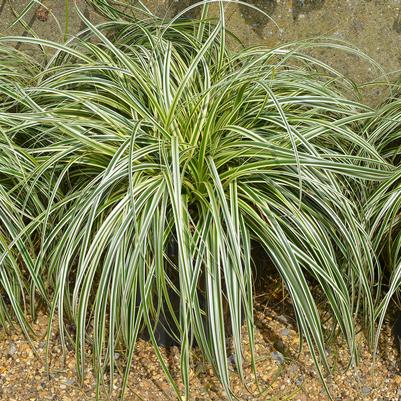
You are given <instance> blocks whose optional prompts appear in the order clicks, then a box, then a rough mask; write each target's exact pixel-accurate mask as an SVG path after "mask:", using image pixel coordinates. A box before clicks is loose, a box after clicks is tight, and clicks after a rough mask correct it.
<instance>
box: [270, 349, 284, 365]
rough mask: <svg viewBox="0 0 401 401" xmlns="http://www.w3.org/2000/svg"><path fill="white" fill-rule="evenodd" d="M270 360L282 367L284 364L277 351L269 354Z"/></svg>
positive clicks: (281, 356) (282, 357)
mask: <svg viewBox="0 0 401 401" xmlns="http://www.w3.org/2000/svg"><path fill="white" fill-rule="evenodd" d="M271 356H272V359H273V360H274V361H276V362H277V363H279V364H280V365H282V364H283V363H284V362H285V359H284V355H283V354H282V353H281V352H279V351H273V352H272V353H271Z"/></svg>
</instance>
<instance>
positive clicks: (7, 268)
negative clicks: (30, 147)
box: [0, 47, 45, 336]
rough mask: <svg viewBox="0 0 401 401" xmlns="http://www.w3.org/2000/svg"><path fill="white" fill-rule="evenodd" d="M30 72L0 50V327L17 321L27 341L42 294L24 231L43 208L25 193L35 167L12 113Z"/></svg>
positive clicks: (28, 65) (30, 64)
mask: <svg viewBox="0 0 401 401" xmlns="http://www.w3.org/2000/svg"><path fill="white" fill-rule="evenodd" d="M35 70H36V71H38V65H37V64H36V63H35V62H34V61H32V60H31V59H30V58H29V57H28V56H26V55H25V54H23V53H20V52H18V51H17V50H15V49H13V48H8V47H2V48H1V49H0V327H2V328H7V326H8V325H9V324H12V323H13V321H15V319H16V320H17V321H18V322H19V324H20V326H21V328H22V329H23V331H24V333H25V334H26V335H27V336H29V334H32V331H31V329H30V325H29V323H28V321H27V316H28V315H30V316H32V317H34V315H35V304H36V302H35V301H34V300H35V297H36V296H37V294H38V293H39V294H40V296H42V297H45V290H44V285H43V282H42V280H41V278H40V277H38V276H37V274H36V272H35V260H34V254H35V250H34V247H35V244H34V242H33V239H34V235H32V237H31V236H30V235H25V231H26V229H25V228H26V226H28V225H29V223H30V222H31V221H32V220H33V219H34V218H35V216H37V214H38V213H40V209H41V208H42V210H44V208H43V205H42V201H41V199H40V195H39V193H38V191H37V190H36V189H35V190H34V191H30V190H27V186H26V183H27V178H28V177H29V175H30V172H31V171H32V170H34V169H35V168H36V166H37V163H36V161H35V159H34V157H32V156H31V155H30V154H29V152H27V151H26V150H25V149H24V142H25V140H26V139H25V138H24V133H23V130H24V127H23V126H24V123H23V122H22V121H19V119H18V118H16V119H14V118H13V114H14V112H15V110H16V108H19V106H20V105H21V104H22V103H23V102H24V100H23V97H24V87H25V86H26V85H31V84H32V77H33V76H34V74H35ZM38 188H39V187H38Z"/></svg>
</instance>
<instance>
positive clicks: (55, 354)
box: [0, 304, 401, 401]
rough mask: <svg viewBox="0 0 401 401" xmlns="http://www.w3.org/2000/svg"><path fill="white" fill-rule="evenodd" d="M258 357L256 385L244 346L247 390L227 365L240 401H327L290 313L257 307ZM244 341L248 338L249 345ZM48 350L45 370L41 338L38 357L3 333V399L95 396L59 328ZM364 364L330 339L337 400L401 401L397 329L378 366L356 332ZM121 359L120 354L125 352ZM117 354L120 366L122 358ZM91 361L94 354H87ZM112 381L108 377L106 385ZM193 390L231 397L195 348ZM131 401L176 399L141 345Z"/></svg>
mask: <svg viewBox="0 0 401 401" xmlns="http://www.w3.org/2000/svg"><path fill="white" fill-rule="evenodd" d="M255 318H256V327H257V330H256V357H257V362H256V365H257V378H258V380H257V382H258V384H256V382H255V380H254V376H253V374H252V371H251V368H250V364H249V357H250V355H249V351H248V349H247V347H245V351H244V352H245V357H246V360H247V361H248V365H247V366H246V367H245V373H246V381H245V386H244V385H242V384H241V382H240V380H239V378H238V377H237V375H236V367H235V358H234V356H231V357H230V358H231V362H230V360H229V362H230V363H229V366H230V369H231V376H232V377H231V379H232V382H233V388H234V390H235V392H236V395H237V397H238V399H239V400H241V401H242V400H243V401H247V400H258V401H259V400H260V401H262V400H272V401H273V400H280V401H284V400H294V401H314V400H319V401H324V400H327V399H328V398H327V396H326V394H325V393H324V391H323V389H322V385H321V383H320V381H319V378H318V377H317V374H316V371H315V368H314V365H313V361H312V358H311V356H310V354H309V352H308V350H307V347H306V346H304V348H303V350H302V352H301V353H299V354H298V348H299V339H298V335H297V333H296V330H295V327H294V325H293V319H292V317H291V316H287V315H285V314H282V313H280V312H275V311H273V310H271V309H269V308H265V307H263V305H261V304H256V314H255ZM47 324H48V318H47V316H45V315H43V314H40V315H39V316H38V319H37V321H36V322H35V323H34V329H35V330H36V332H39V333H45V331H46V328H47ZM245 343H246V340H245ZM50 344H51V347H50V352H49V361H50V368H49V374H47V372H46V368H45V364H44V359H45V348H46V342H45V341H44V337H43V338H40V337H38V338H36V339H35V341H34V342H33V345H34V346H35V348H36V349H37V356H35V354H34V352H33V350H32V348H31V346H30V345H29V343H28V342H27V341H26V340H25V339H24V337H23V336H22V335H21V334H20V333H19V332H18V330H17V329H10V330H9V332H8V333H6V332H5V331H4V330H3V331H0V400H7V401H46V400H52V401H78V400H79V401H80V400H94V399H95V396H96V392H95V390H96V387H95V376H94V372H93V370H92V369H91V367H90V366H89V365H90V364H89V363H88V366H87V367H86V375H85V378H84V381H83V383H82V384H80V383H78V381H77V376H76V371H75V358H74V352H73V350H72V349H71V350H67V352H66V353H65V354H64V355H63V353H62V349H61V347H60V345H59V341H58V335H57V327H56V325H55V326H54V328H53V332H52V338H51V341H50ZM358 344H359V348H360V356H361V358H360V364H359V365H358V367H356V368H351V369H348V370H347V369H346V367H347V363H348V359H347V356H348V354H347V351H346V348H345V346H344V345H342V344H338V343H337V342H335V341H334V340H332V341H328V348H327V355H328V357H329V359H330V361H331V363H332V366H333V367H334V372H333V374H332V375H331V376H328V377H327V378H326V380H327V383H328V386H329V388H330V390H331V392H332V395H333V399H334V400H335V401H343V400H344V401H352V400H362V401H365V400H371V401H398V400H401V376H400V374H399V373H400V372H399V366H398V364H399V356H398V354H397V351H396V347H395V344H394V341H393V338H392V336H391V327H390V326H389V325H387V326H386V327H385V328H384V331H383V333H382V338H381V344H380V352H379V355H378V358H377V361H376V367H375V369H373V361H372V356H371V353H370V352H369V351H368V349H367V346H366V343H365V341H364V337H363V335H362V334H360V335H358ZM121 355H122V354H121ZM121 355H120V354H118V355H117V361H118V362H120V361H121V362H120V363H122V360H123V357H122V356H121ZM163 355H164V356H165V358H166V360H167V361H168V364H169V366H170V368H171V370H172V372H173V376H175V378H176V379H177V381H178V382H179V349H178V348H171V349H169V350H163ZM88 357H89V358H88V361H90V352H89V351H88ZM107 381H108V378H107V377H105V382H107ZM120 388H121V377H120V375H118V374H117V375H116V376H115V377H114V379H113V382H112V383H111V384H110V383H108V385H107V386H105V388H104V389H103V390H104V391H103V395H102V396H101V399H104V400H105V399H108V398H107V397H108V396H107V394H108V392H109V389H111V393H109V394H110V398H111V399H112V400H117V399H118V395H119V389H120ZM191 389H192V398H191V400H194V401H209V400H211V401H214V400H216V401H217V400H219V401H220V400H225V399H226V397H225V395H224V392H223V390H222V388H221V386H220V385H219V382H218V380H217V379H216V377H215V376H214V374H213V371H212V369H211V367H210V366H209V365H208V364H206V363H204V361H203V360H202V358H201V357H200V356H199V355H198V354H197V352H196V350H195V351H194V357H193V361H192V371H191ZM126 400H127V401H134V400H135V401H136V400H146V401H162V400H163V401H164V400H166V401H168V400H175V397H174V394H173V392H172V391H171V389H170V387H169V385H168V384H167V382H166V380H165V379H164V376H163V373H162V371H161V368H160V366H159V365H158V363H157V360H156V356H155V355H154V352H153V351H152V347H151V346H150V345H149V344H148V343H146V342H145V341H142V340H140V341H139V343H138V347H137V353H136V357H135V361H134V364H133V366H132V370H131V374H130V377H129V386H128V390H127V392H126Z"/></svg>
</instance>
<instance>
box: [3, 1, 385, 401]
mask: <svg viewBox="0 0 401 401" xmlns="http://www.w3.org/2000/svg"><path fill="white" fill-rule="evenodd" d="M206 12H207V8H204V11H203V15H202V18H201V20H200V21H189V20H180V19H176V20H173V21H170V22H168V23H167V22H165V21H163V20H158V19H157V18H149V19H147V20H141V21H137V22H135V23H132V22H127V21H123V20H118V21H115V20H112V21H108V22H105V23H103V24H100V25H98V26H93V25H92V24H91V23H90V22H89V21H88V20H86V19H85V17H84V16H83V15H82V14H81V18H82V19H83V20H84V21H85V23H86V24H87V27H88V28H87V29H86V30H84V31H83V32H81V33H80V34H79V35H78V36H77V37H76V38H73V39H71V40H70V41H69V42H67V43H66V44H64V45H59V44H56V43H52V42H46V41H44V40H40V39H34V38H32V39H29V38H4V39H2V41H6V40H7V41H21V40H23V41H24V42H27V43H31V44H40V45H43V46H49V47H52V48H55V49H56V53H55V54H54V56H53V57H52V59H51V60H50V62H49V63H48V64H47V65H46V67H45V68H43V69H42V71H41V72H40V73H39V74H38V75H37V76H36V81H35V82H33V83H32V84H31V85H30V86H29V87H25V89H24V94H25V97H24V101H23V102H21V104H20V106H18V107H19V110H17V111H18V112H17V113H15V115H16V116H17V117H16V118H19V121H18V124H20V130H21V132H23V133H24V135H25V136H27V137H29V138H31V142H30V143H29V144H28V142H25V144H26V146H27V147H29V148H30V151H31V154H32V155H34V156H35V159H36V160H39V163H38V165H37V166H36V167H35V168H34V169H33V171H32V173H31V176H30V185H28V187H29V188H31V191H32V187H34V186H36V185H39V186H40V187H41V186H43V185H46V186H47V189H48V196H47V199H46V207H45V210H44V211H42V210H41V211H39V210H38V212H39V213H37V216H38V217H37V218H36V219H35V220H34V222H33V223H32V227H34V228H35V230H39V232H40V238H41V240H40V241H39V242H40V249H38V250H37V258H36V259H35V265H34V271H35V272H36V273H37V275H38V276H39V277H46V283H47V285H48V287H49V296H51V298H52V304H51V317H52V319H54V318H56V316H57V319H58V322H59V326H60V340H61V342H62V344H63V346H65V345H66V341H67V340H66V325H65V322H66V321H68V320H69V321H72V322H73V323H74V324H75V327H76V335H75V337H74V340H75V344H76V355H77V362H78V367H79V372H80V374H81V375H83V372H84V365H85V349H86V347H87V346H88V344H90V346H91V347H92V348H93V354H94V359H95V366H96V367H97V377H98V380H99V382H101V381H102V379H103V376H104V373H106V370H107V369H109V370H110V372H111V374H113V372H114V370H115V352H116V347H118V349H121V348H122V349H124V350H125V353H124V355H125V358H126V367H127V368H126V370H125V375H124V384H123V391H124V388H125V386H126V384H127V375H128V372H129V367H130V365H131V363H132V359H133V355H134V351H135V345H136V342H137V339H138V337H139V336H140V334H141V332H143V331H144V330H145V331H146V332H147V333H148V335H149V337H150V341H151V342H152V344H153V345H154V349H155V352H156V354H157V356H158V359H159V361H160V364H161V366H162V368H163V370H164V372H165V374H166V375H167V377H168V380H169V382H170V383H171V385H172V386H173V388H174V390H175V392H176V393H177V396H182V393H181V391H180V389H179V387H178V385H177V384H176V382H175V381H174V380H173V377H172V375H171V373H170V371H169V368H168V366H167V365H166V363H165V360H164V359H163V356H162V354H161V353H160V349H159V346H158V341H157V338H156V334H155V332H156V329H157V325H158V323H159V322H160V321H161V320H163V319H162V318H163V316H168V317H169V318H168V319H164V320H163V321H166V320H167V323H166V324H165V327H164V329H165V330H166V331H168V332H169V333H170V334H171V336H173V337H174V338H175V340H176V341H177V342H178V343H179V344H180V355H181V356H180V358H181V359H180V364H181V376H182V382H183V388H184V397H185V398H186V399H188V397H189V393H190V386H189V372H190V367H191V348H192V346H193V345H194V344H195V343H196V344H197V345H198V347H199V348H200V350H201V351H202V353H203V355H204V356H205V358H206V359H207V360H208V361H209V362H210V363H211V364H212V365H213V367H214V369H215V371H216V373H217V375H218V376H219V378H220V380H221V382H222V384H223V386H224V388H225V390H226V392H227V396H228V397H230V398H231V397H232V394H231V389H230V374H229V369H228V362H227V348H228V345H229V344H228V340H227V336H228V334H230V335H231V340H230V341H231V343H230V344H231V345H230V346H231V347H232V349H233V354H234V355H235V364H236V366H237V369H238V374H239V375H240V376H241V377H243V354H244V352H243V351H244V350H243V336H244V335H245V332H246V335H247V336H249V340H250V350H251V353H252V355H253V348H254V342H253V338H254V322H253V262H252V249H251V241H252V242H255V243H258V244H260V245H261V246H262V247H263V248H264V250H265V251H266V255H267V256H266V257H267V258H268V259H269V260H270V261H271V263H272V264H273V265H274V266H275V268H276V269H277V271H278V272H279V274H280V275H281V278H282V280H283V283H284V285H285V287H286V289H287V291H288V293H289V296H290V298H291V300H292V304H293V307H294V311H295V315H296V319H297V325H298V328H299V332H300V335H301V336H302V337H303V338H305V340H306V342H307V343H308V345H309V347H310V350H311V353H312V355H313V358H314V360H315V362H316V365H317V366H318V369H319V373H320V375H321V377H323V376H322V375H323V370H322V367H323V368H327V369H329V365H328V362H327V360H326V354H325V338H324V337H325V336H324V328H323V324H322V320H321V317H320V312H319V309H318V307H317V301H316V299H315V296H314V294H313V293H312V292H311V287H312V286H314V287H319V292H320V297H321V296H322V295H323V298H324V299H325V302H326V307H327V308H328V309H329V310H330V311H331V314H332V321H333V324H335V325H336V326H337V329H338V332H339V333H340V334H341V335H342V336H343V338H344V340H345V341H346V343H347V344H348V348H349V350H350V362H351V363H354V362H355V361H356V359H357V349H356V344H355V319H356V318H357V317H360V318H361V321H362V322H364V324H365V329H366V333H367V338H368V340H369V341H370V343H373V338H374V318H375V304H374V294H373V293H372V287H373V286H374V283H375V280H377V275H376V272H375V269H374V264H373V262H372V260H373V257H372V250H371V246H370V242H369V241H370V240H369V236H368V235H367V233H366V231H365V229H364V224H363V222H362V220H361V218H360V210H359V209H358V205H357V203H355V202H354V201H353V199H354V196H353V195H352V194H351V192H352V191H353V189H355V188H357V187H358V186H359V185H360V183H361V181H363V180H383V179H385V178H386V177H388V172H387V170H388V166H387V163H386V162H385V160H384V159H383V158H382V157H381V156H380V155H379V154H378V153H377V151H376V150H375V148H374V147H373V146H372V145H371V143H369V142H368V141H366V138H364V136H363V135H360V132H359V131H360V130H361V126H362V123H363V122H364V120H365V119H366V118H367V117H368V116H369V117H370V116H372V114H373V112H372V110H371V109H370V108H369V107H367V106H364V105H362V104H360V103H358V102H356V101H354V100H350V99H348V98H347V97H345V96H344V95H343V94H342V93H349V92H350V91H352V90H353V85H352V83H351V82H350V81H348V80H347V79H345V78H344V77H343V76H342V75H341V74H339V73H337V72H336V71H335V70H334V69H332V68H331V67H329V66H327V65H325V64H323V63H322V62H320V61H318V60H316V59H314V58H313V57H311V56H308V55H307V53H306V52H303V51H302V50H303V48H304V47H305V48H306V47H310V46H312V44H311V43H300V44H293V45H286V46H282V47H278V48H274V49H268V48H265V47H255V48H251V49H243V50H239V51H235V52H232V51H230V50H229V49H227V47H226V29H225V22H224V15H223V8H222V7H220V12H221V16H220V18H219V19H218V20H217V21H215V22H213V23H212V22H211V21H210V20H208V19H207V18H206ZM319 46H323V44H322V43H319ZM332 46H333V47H338V48H341V47H342V45H341V44H338V43H337V44H336V43H334V44H332ZM377 166H384V167H383V168H378V167H377ZM172 243H173V245H174V246H173V247H174V248H176V252H175V256H174V257H172V255H171V252H169V249H170V248H171V244H172ZM177 298H178V300H179V302H178V305H176V302H175V300H176V299H177ZM244 328H245V330H244ZM252 358H253V357H252ZM252 364H253V366H254V358H253V360H252ZM111 382H112V381H111Z"/></svg>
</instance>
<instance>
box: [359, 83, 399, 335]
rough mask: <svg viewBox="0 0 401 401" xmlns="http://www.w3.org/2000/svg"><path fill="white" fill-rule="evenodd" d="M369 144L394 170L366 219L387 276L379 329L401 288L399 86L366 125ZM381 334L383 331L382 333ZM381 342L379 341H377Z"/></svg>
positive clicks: (367, 210)
mask: <svg viewBox="0 0 401 401" xmlns="http://www.w3.org/2000/svg"><path fill="white" fill-rule="evenodd" d="M366 132H367V134H368V140H369V142H370V143H371V144H372V145H373V146H375V147H376V148H377V150H378V152H379V153H380V154H381V156H382V157H383V158H384V159H385V160H387V161H388V163H389V164H390V165H391V166H392V174H391V175H390V177H389V178H388V179H386V180H385V181H384V182H382V183H381V184H380V185H376V186H375V187H374V188H373V189H372V190H371V191H370V196H369V198H368V200H367V202H366V205H365V215H366V220H367V222H368V226H369V229H370V236H371V239H372V244H373V246H374V249H375V252H376V255H377V256H378V258H379V259H378V262H379V267H381V270H382V271H383V274H384V275H385V278H386V279H385V280H384V282H385V285H386V286H385V287H384V291H383V292H384V294H385V295H384V296H383V298H382V299H381V302H380V304H379V305H378V309H377V315H378V316H377V317H378V323H379V329H380V327H381V326H382V324H383V322H384V318H385V315H386V312H387V309H388V307H389V305H390V302H391V300H392V299H394V297H399V289H400V285H401V169H400V166H401V139H400V138H401V102H400V90H399V84H395V85H394V88H393V95H392V96H391V97H390V98H389V99H388V100H387V101H386V102H384V103H383V105H381V106H380V107H379V108H378V110H377V111H376V113H375V116H374V117H373V118H372V119H370V120H369V121H368V123H367V124H366ZM378 333H379V331H378ZM377 341H378V338H377Z"/></svg>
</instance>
